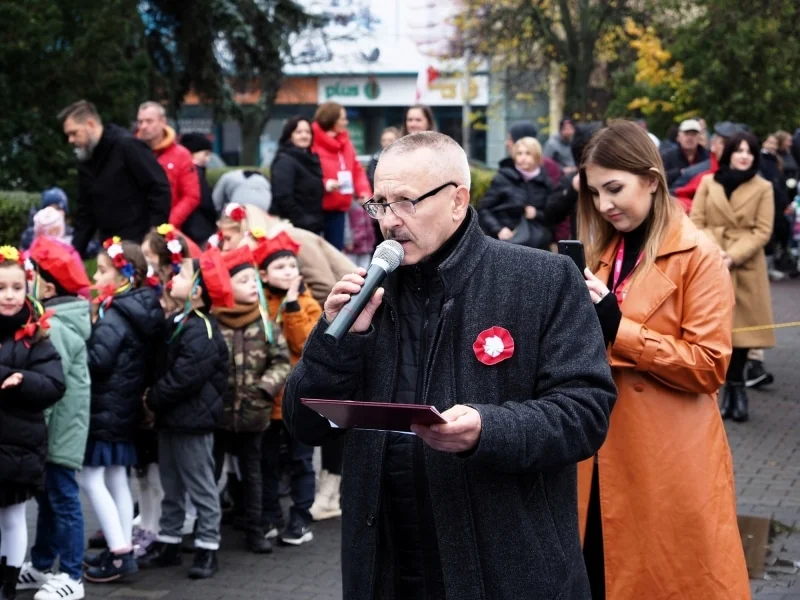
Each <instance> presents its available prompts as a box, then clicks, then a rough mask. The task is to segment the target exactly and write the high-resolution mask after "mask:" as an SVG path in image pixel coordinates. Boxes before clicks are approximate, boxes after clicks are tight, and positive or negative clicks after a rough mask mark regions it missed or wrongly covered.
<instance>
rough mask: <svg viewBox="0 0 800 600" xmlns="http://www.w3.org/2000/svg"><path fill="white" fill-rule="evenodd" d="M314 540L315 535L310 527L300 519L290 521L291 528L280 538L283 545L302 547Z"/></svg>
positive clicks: (285, 530) (284, 531)
mask: <svg viewBox="0 0 800 600" xmlns="http://www.w3.org/2000/svg"><path fill="white" fill-rule="evenodd" d="M313 539H314V534H313V533H311V529H309V528H308V525H307V524H306V523H304V522H303V521H301V520H299V519H293V520H292V521H290V523H289V526H288V527H287V528H286V529H284V530H283V533H281V536H280V542H281V544H284V545H286V546H302V545H303V544H307V543H308V542H310V541H311V540H313Z"/></svg>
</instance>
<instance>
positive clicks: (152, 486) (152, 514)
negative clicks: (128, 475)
mask: <svg viewBox="0 0 800 600" xmlns="http://www.w3.org/2000/svg"><path fill="white" fill-rule="evenodd" d="M137 481H138V483H139V515H140V516H141V518H142V520H141V523H139V527H140V528H141V529H143V530H144V531H149V532H150V533H158V523H159V521H160V520H161V501H162V500H163V499H164V488H162V487H161V477H160V476H159V472H158V465H157V464H155V463H153V464H150V465H147V470H146V471H145V473H144V475H143V476H141V477H138V478H137Z"/></svg>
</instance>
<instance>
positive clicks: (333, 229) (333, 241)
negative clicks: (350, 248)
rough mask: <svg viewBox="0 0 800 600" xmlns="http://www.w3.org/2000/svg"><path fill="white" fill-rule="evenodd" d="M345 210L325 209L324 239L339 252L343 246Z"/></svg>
mask: <svg viewBox="0 0 800 600" xmlns="http://www.w3.org/2000/svg"><path fill="white" fill-rule="evenodd" d="M345 217H347V213H346V212H341V211H338V210H326V211H325V235H324V237H325V241H327V242H328V243H329V244H330V245H331V246H333V247H334V248H336V249H337V250H339V251H340V252H341V250H342V249H343V248H344V219H345Z"/></svg>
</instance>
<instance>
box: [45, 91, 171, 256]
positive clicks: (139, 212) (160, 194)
mask: <svg viewBox="0 0 800 600" xmlns="http://www.w3.org/2000/svg"><path fill="white" fill-rule="evenodd" d="M58 118H59V120H60V121H61V123H62V125H63V127H64V134H65V135H66V136H67V140H68V141H69V143H70V144H72V146H73V148H74V151H75V156H76V158H77V159H78V199H77V211H76V212H75V233H74V235H73V238H72V244H73V246H75V249H76V250H77V251H78V252H80V253H81V254H85V253H86V246H87V245H88V244H89V241H90V240H91V239H92V237H93V236H94V234H95V232H97V233H99V234H100V239H107V238H109V237H111V236H114V235H118V236H119V237H121V238H122V239H124V240H130V241H132V242H136V243H141V241H142V239H143V238H144V236H145V234H147V232H148V231H150V229H151V228H153V227H157V226H158V225H160V224H161V223H166V222H167V219H168V218H169V210H170V204H171V202H172V199H171V195H170V189H169V182H168V181H167V176H166V174H165V173H164V170H163V169H162V168H161V166H160V165H159V164H158V162H157V161H156V159H155V156H154V155H153V151H152V150H150V148H149V147H148V146H147V145H146V144H145V143H144V142H141V141H139V140H137V139H136V138H135V137H133V136H132V135H131V134H130V133H129V132H127V131H126V130H124V129H122V128H121V127H117V126H116V125H113V124H109V125H103V122H102V120H101V119H100V115H99V113H98V112H97V109H96V108H95V106H94V105H93V104H92V103H91V102H87V101H86V100H79V101H78V102H75V103H73V104H70V105H69V106H68V107H67V108H65V109H64V110H63V111H61V113H60V114H59V115H58Z"/></svg>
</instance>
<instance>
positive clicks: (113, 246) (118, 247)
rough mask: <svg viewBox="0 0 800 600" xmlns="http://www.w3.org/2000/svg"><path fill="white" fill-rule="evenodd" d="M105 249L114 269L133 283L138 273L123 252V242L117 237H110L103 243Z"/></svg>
mask: <svg viewBox="0 0 800 600" xmlns="http://www.w3.org/2000/svg"><path fill="white" fill-rule="evenodd" d="M103 248H105V251H106V254H108V257H109V258H110V259H111V262H113V263H114V268H115V269H116V270H117V271H119V272H120V273H121V274H122V276H123V277H126V278H127V279H128V280H129V281H130V282H131V283H133V277H134V275H135V273H136V271H135V269H134V268H133V265H132V264H131V263H130V262H128V260H127V259H126V258H125V254H124V253H123V251H122V240H121V239H120V238H119V237H118V236H116V235H115V236H114V237H110V238H108V239H107V240H106V241H105V242H103Z"/></svg>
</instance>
